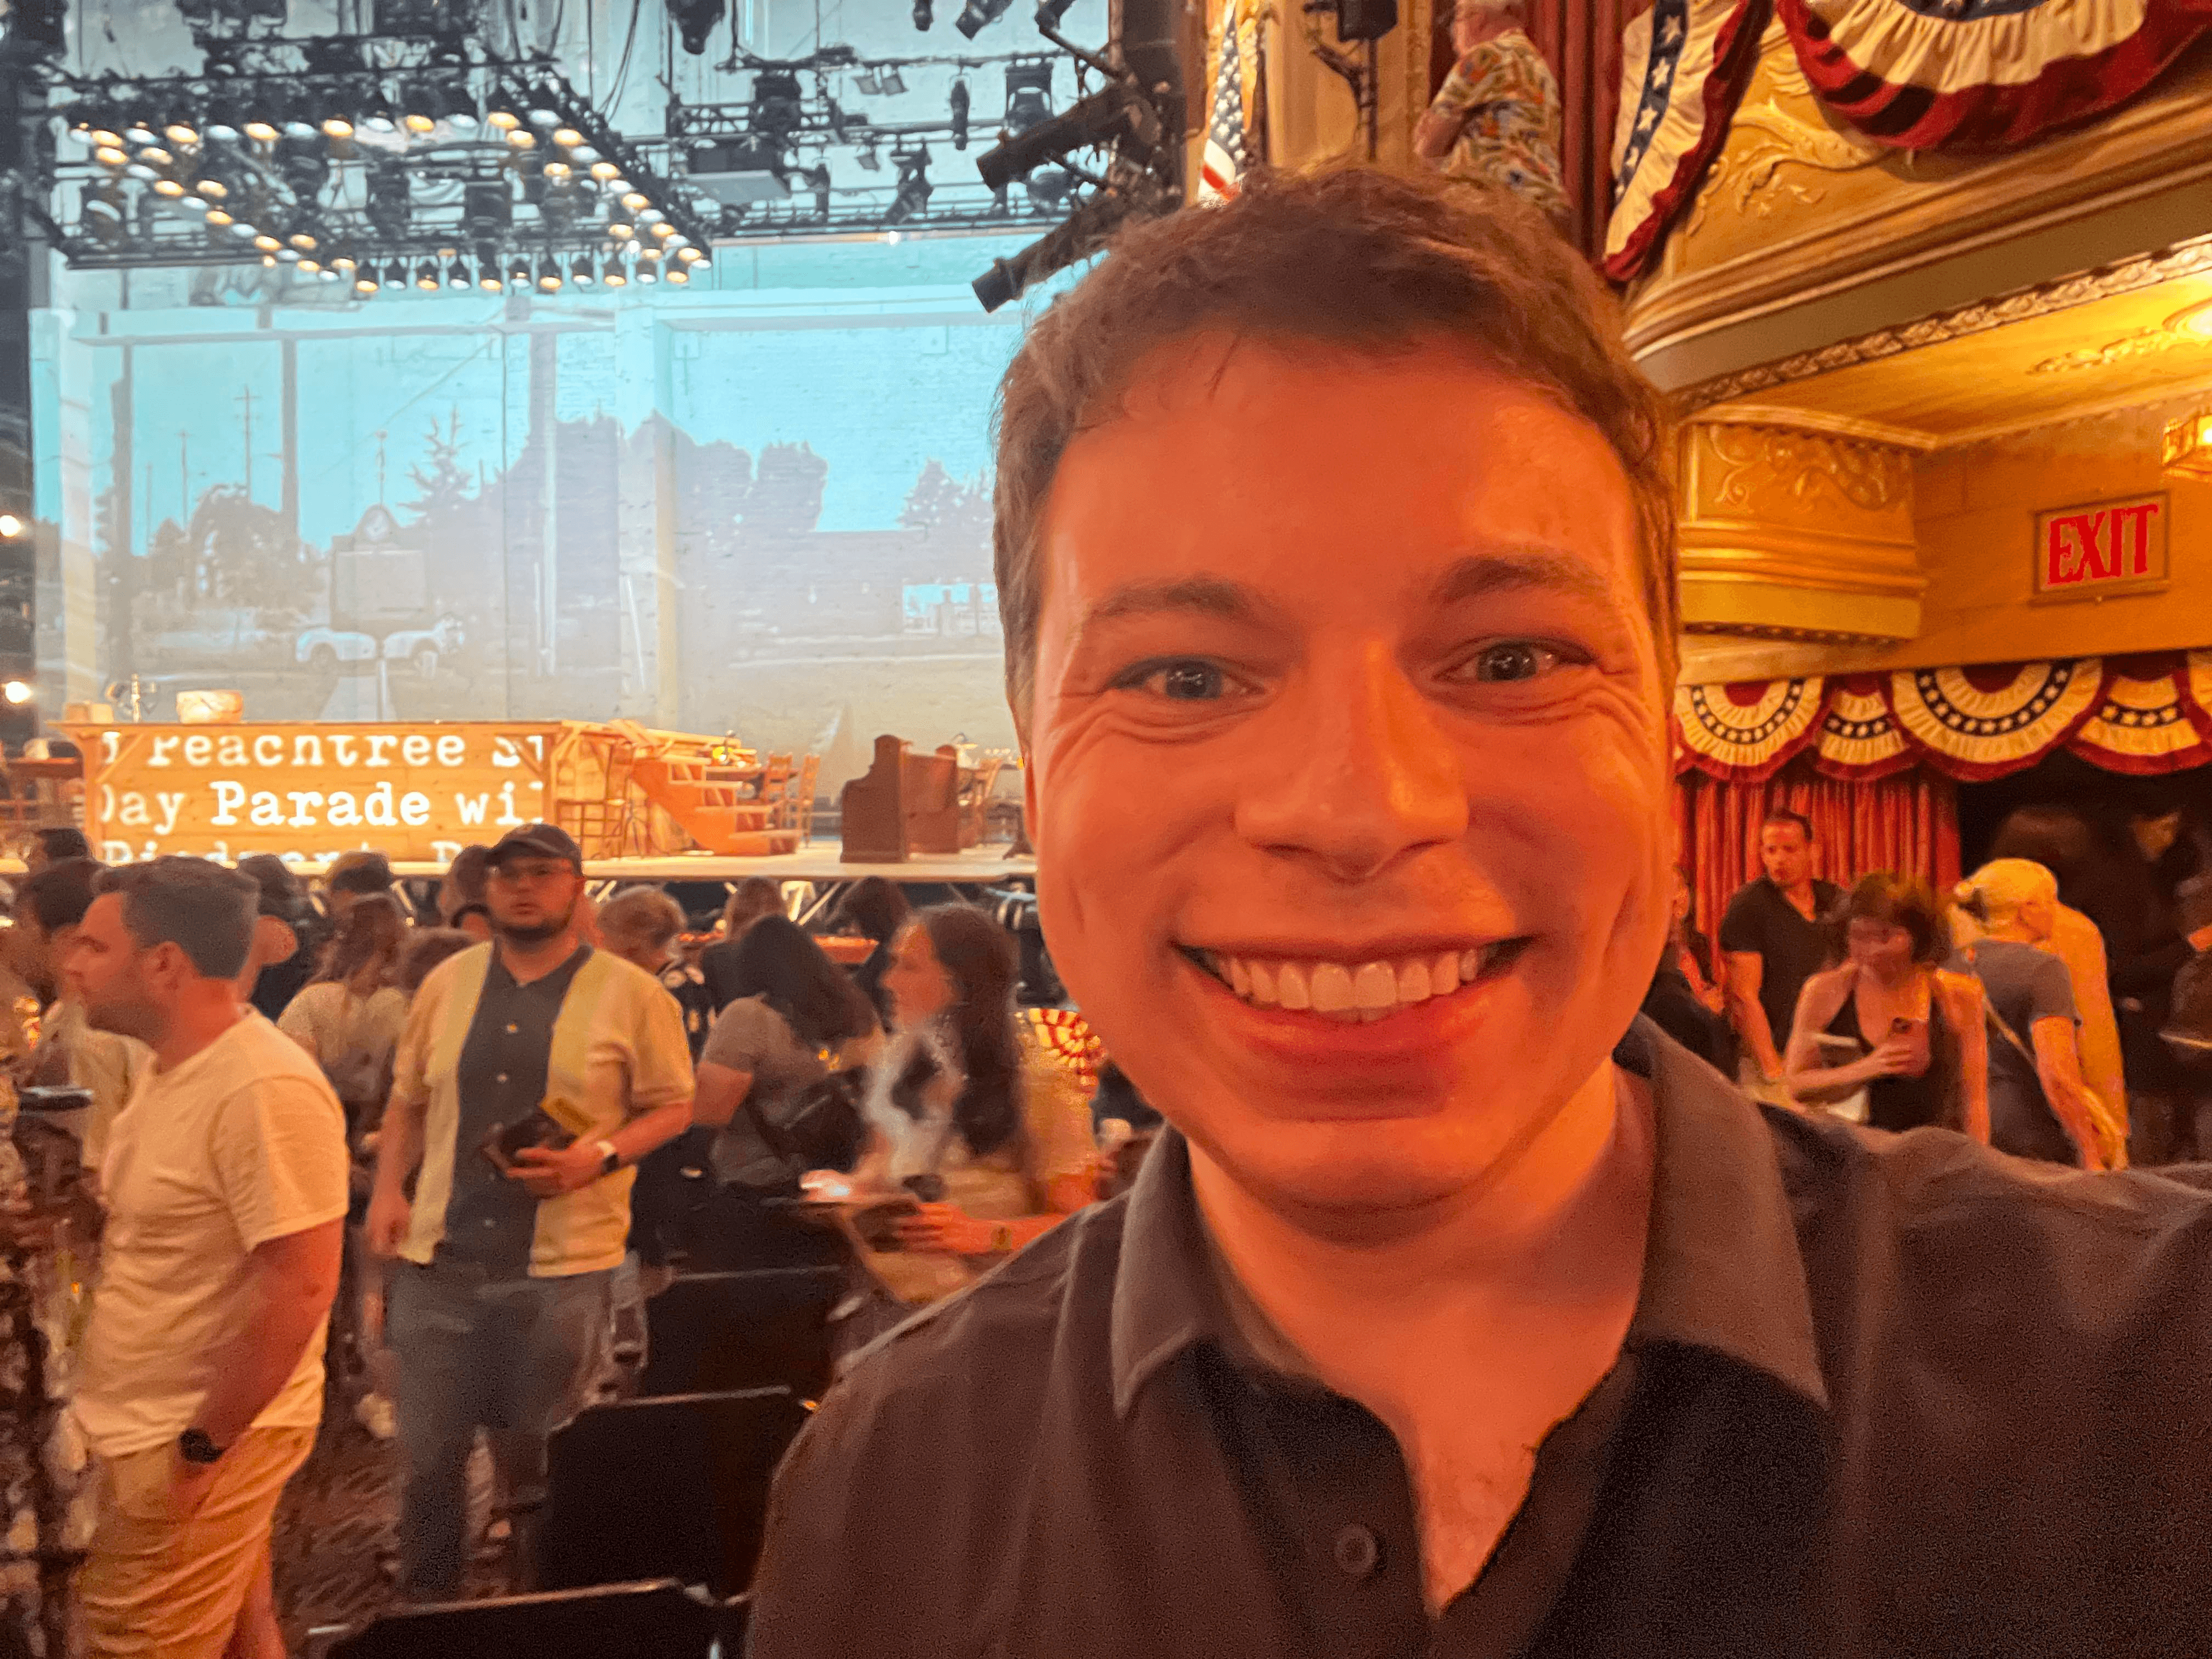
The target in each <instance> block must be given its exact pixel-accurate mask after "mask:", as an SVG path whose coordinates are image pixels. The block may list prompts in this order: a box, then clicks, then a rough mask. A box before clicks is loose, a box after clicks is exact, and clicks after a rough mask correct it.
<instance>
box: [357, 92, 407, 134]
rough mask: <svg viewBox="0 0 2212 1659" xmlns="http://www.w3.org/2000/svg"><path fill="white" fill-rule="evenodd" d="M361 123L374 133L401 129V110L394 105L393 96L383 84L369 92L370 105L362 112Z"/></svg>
mask: <svg viewBox="0 0 2212 1659" xmlns="http://www.w3.org/2000/svg"><path fill="white" fill-rule="evenodd" d="M361 124H362V126H364V127H366V128H368V131H371V132H374V133H390V132H397V131H399V112H398V110H396V109H394V108H393V107H392V100H391V98H390V97H389V96H388V95H387V94H386V92H385V90H384V88H382V87H381V86H379V87H378V88H375V89H374V91H373V92H371V93H370V94H369V95H368V106H367V107H366V108H365V109H364V110H363V111H362V118H361Z"/></svg>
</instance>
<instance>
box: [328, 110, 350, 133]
mask: <svg viewBox="0 0 2212 1659" xmlns="http://www.w3.org/2000/svg"><path fill="white" fill-rule="evenodd" d="M321 125H322V130H323V137H325V138H350V137H353V131H354V129H353V118H352V117H351V116H349V115H348V114H347V113H346V112H344V111H343V110H333V111H332V112H331V113H330V114H328V115H325V117H323V118H322V122H321Z"/></svg>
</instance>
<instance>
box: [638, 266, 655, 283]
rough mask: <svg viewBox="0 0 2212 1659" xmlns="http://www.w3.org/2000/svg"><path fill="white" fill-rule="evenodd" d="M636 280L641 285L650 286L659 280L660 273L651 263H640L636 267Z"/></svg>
mask: <svg viewBox="0 0 2212 1659" xmlns="http://www.w3.org/2000/svg"><path fill="white" fill-rule="evenodd" d="M637 280H638V282H639V283H640V284H641V285H642V286H644V287H647V288H650V287H652V286H653V283H657V282H659V280H660V273H659V271H657V270H654V269H653V267H652V266H651V265H640V266H639V267H638V268H637Z"/></svg>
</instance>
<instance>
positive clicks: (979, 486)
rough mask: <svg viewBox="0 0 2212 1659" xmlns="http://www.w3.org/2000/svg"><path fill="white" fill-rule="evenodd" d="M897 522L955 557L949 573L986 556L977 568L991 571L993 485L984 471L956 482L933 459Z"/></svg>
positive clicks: (907, 499)
mask: <svg viewBox="0 0 2212 1659" xmlns="http://www.w3.org/2000/svg"><path fill="white" fill-rule="evenodd" d="M898 521H899V523H900V525H901V526H903V527H904V528H906V529H908V530H919V531H920V532H921V534H922V539H923V540H925V541H927V543H929V544H930V545H931V547H932V548H933V550H937V551H939V553H940V554H950V555H951V556H952V562H951V563H948V564H947V566H946V568H945V573H944V574H948V575H951V574H963V573H965V572H966V571H967V570H968V569H969V568H970V563H971V562H972V561H971V557H970V556H977V555H980V556H981V563H980V564H976V565H975V568H978V569H987V568H989V565H990V556H989V555H990V547H991V486H990V483H989V482H988V481H987V479H985V477H983V475H982V474H981V473H980V472H979V473H977V474H976V475H975V477H972V478H955V477H953V476H952V475H951V473H949V472H947V471H945V463H944V462H942V461H940V460H939V459H936V458H935V457H934V456H932V457H931V458H930V460H929V462H928V464H927V465H925V466H924V467H923V468H922V469H921V477H918V478H916V479H915V481H914V488H913V489H910V490H908V492H907V497H906V505H905V506H904V507H902V508H901V509H900V510H899V520H898Z"/></svg>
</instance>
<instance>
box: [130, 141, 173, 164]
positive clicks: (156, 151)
mask: <svg viewBox="0 0 2212 1659" xmlns="http://www.w3.org/2000/svg"><path fill="white" fill-rule="evenodd" d="M138 159H139V160H140V161H143V162H144V163H145V164H146V165H147V166H148V167H173V166H174V165H175V164H176V160H177V158H176V157H175V156H173V155H171V154H170V153H169V152H168V151H167V150H166V149H162V148H161V146H160V145H159V144H149V145H147V146H146V148H145V149H142V150H140V151H139V152H138Z"/></svg>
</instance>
